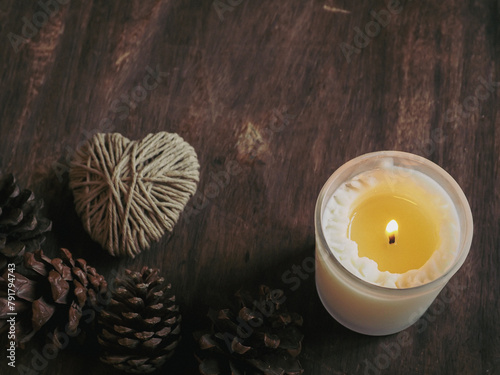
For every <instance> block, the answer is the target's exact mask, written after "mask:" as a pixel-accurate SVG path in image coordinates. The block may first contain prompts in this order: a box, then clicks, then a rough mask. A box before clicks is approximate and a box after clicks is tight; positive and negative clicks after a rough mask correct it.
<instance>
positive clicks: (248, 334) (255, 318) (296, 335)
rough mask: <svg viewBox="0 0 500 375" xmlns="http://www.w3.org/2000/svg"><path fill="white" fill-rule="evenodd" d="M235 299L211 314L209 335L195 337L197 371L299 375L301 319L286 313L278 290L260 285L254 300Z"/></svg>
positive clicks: (247, 297)
mask: <svg viewBox="0 0 500 375" xmlns="http://www.w3.org/2000/svg"><path fill="white" fill-rule="evenodd" d="M236 296H237V299H238V303H237V306H234V307H233V308H232V309H222V310H219V311H215V310H210V312H209V315H208V316H209V318H210V319H211V321H212V323H213V327H212V332H211V333H206V334H203V335H198V336H199V338H198V343H199V345H200V348H201V350H202V353H201V358H200V366H199V370H200V373H201V374H203V375H216V374H232V375H253V374H260V375H262V374H265V375H284V374H289V375H298V374H302V373H303V372H304V370H303V369H302V366H301V364H300V362H299V361H298V359H297V358H296V357H297V356H298V355H299V354H300V351H301V348H302V338H303V335H302V334H301V333H300V331H299V329H298V327H299V326H301V325H302V317H301V316H300V315H299V314H296V313H289V312H287V311H286V309H285V308H284V306H283V303H284V301H285V300H286V297H285V295H284V293H283V291H282V290H279V289H275V290H270V288H268V287H266V286H261V287H260V290H259V296H258V298H257V299H252V297H251V295H250V294H249V293H245V292H239V293H237V295H236Z"/></svg>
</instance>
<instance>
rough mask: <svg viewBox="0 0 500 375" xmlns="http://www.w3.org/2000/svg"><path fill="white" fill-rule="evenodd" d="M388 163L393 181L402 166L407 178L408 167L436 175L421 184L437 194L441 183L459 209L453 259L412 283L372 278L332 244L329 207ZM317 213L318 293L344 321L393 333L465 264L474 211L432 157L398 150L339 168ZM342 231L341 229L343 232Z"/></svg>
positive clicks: (411, 172) (322, 194)
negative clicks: (343, 189) (388, 282)
mask: <svg viewBox="0 0 500 375" xmlns="http://www.w3.org/2000/svg"><path fill="white" fill-rule="evenodd" d="M387 166H389V167H387ZM384 168H389V169H390V170H391V173H392V174H389V177H388V178H387V179H388V180H389V182H390V180H391V178H392V177H390V176H393V175H394V171H397V174H398V179H401V181H403V180H404V177H405V173H407V176H410V175H414V174H418V175H420V174H421V175H423V176H425V178H426V179H428V180H429V181H432V184H423V185H424V186H422V189H424V190H428V193H429V194H431V195H432V194H433V193H434V192H433V189H434V188H433V186H439V190H440V191H444V194H446V195H447V197H448V198H449V201H450V202H451V203H450V205H452V206H453V208H454V210H455V212H456V216H455V217H457V225H456V231H454V232H450V231H448V232H446V233H445V236H450V240H451V239H453V241H449V243H452V244H453V246H450V247H454V248H445V249H444V250H445V251H449V252H450V254H451V255H450V257H451V258H450V261H449V264H446V267H445V269H443V271H442V272H440V273H439V274H438V275H435V277H434V278H432V280H430V281H428V282H423V283H421V284H419V285H416V286H411V284H410V286H406V287H388V286H384V285H377V284H375V283H373V282H372V281H368V279H366V278H364V277H363V276H361V275H360V273H359V272H357V270H356V269H354V271H353V268H352V266H346V263H345V262H344V264H343V263H342V262H341V261H340V260H339V258H338V256H339V255H338V254H337V253H336V252H335V251H334V250H333V249H332V246H331V244H329V242H328V241H327V236H326V235H325V220H326V219H325V212H326V211H327V206H328V204H329V202H330V200H331V199H332V196H334V195H335V194H336V192H337V191H338V189H339V188H340V187H341V186H345V185H346V183H347V184H349V183H350V181H356V178H357V176H360V175H362V174H363V173H366V172H370V171H377V170H379V171H381V173H384ZM391 168H392V169H391ZM377 173H378V172H377ZM417 181H418V179H417ZM436 184H437V185H436ZM403 186H404V185H403ZM436 194H437V193H436ZM335 198H336V197H335ZM436 210H438V211H437V215H439V210H440V207H436ZM314 219H315V236H316V287H317V290H318V294H319V297H320V299H321V301H322V303H323V305H324V306H325V308H326V309H327V310H328V312H329V313H330V314H331V315H332V317H333V318H335V319H336V320H337V321H338V322H339V323H341V324H342V325H344V326H345V327H347V328H349V329H351V330H353V331H356V332H359V333H363V334H367V335H388V334H392V333H396V332H399V331H402V330H404V329H405V328H407V327H409V326H411V325H412V324H413V323H415V322H416V321H417V320H418V319H419V318H420V317H421V316H422V315H423V314H424V312H425V311H426V310H427V308H428V307H429V306H430V305H431V303H432V302H433V301H434V299H435V298H436V297H437V295H438V294H439V292H440V291H441V290H442V289H443V288H444V286H445V285H446V284H447V282H448V281H449V280H450V278H451V277H452V276H453V275H454V274H455V273H456V272H457V271H458V270H459V268H460V267H461V266H462V264H463V263H464V261H465V259H466V257H467V255H468V253H469V249H470V245H471V242H472V233H473V221H472V213H471V210H470V207H469V204H468V202H467V199H466V197H465V195H464V193H463V191H462V190H461V188H460V187H459V185H458V184H457V182H456V181H455V180H454V179H453V178H452V177H451V176H450V175H449V174H448V173H447V172H446V171H444V170H443V169H442V168H441V167H439V166H438V165H436V164H434V163H432V162H431V161H429V160H427V159H425V158H423V157H420V156H417V155H413V154H409V153H405V152H399V151H381V152H374V153H370V154H365V155H362V156H359V157H357V158H355V159H353V160H351V161H349V162H347V163H346V164H344V165H343V166H341V167H340V168H339V169H337V170H336V171H335V173H334V174H333V175H332V176H331V177H330V178H329V179H328V181H327V182H326V183H325V185H324V186H323V188H322V190H321V192H320V194H319V197H318V200H317V202H316V208H315V215H314ZM429 220H431V218H430V217H429ZM343 235H344V234H343V233H342V230H341V231H340V234H339V236H343ZM345 236H346V238H347V237H348V234H347V233H345ZM451 236H453V238H451ZM442 240H446V238H444V239H442ZM444 243H445V244H446V243H448V242H446V241H444ZM349 268H350V269H349ZM361 273H362V272H361Z"/></svg>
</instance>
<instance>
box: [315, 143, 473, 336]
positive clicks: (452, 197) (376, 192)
mask: <svg viewBox="0 0 500 375" xmlns="http://www.w3.org/2000/svg"><path fill="white" fill-rule="evenodd" d="M315 227H316V284H317V289H318V293H319V295H320V298H321V300H322V301H323V304H324V305H325V307H326V308H327V310H328V311H329V312H330V314H331V315H332V316H333V317H334V318H336V319H337V320H338V321H339V322H340V323H342V324H344V325H345V326H347V327H348V328H351V329H353V330H355V331H358V332H361V333H366V334H372V335H383V334H389V333H394V332H398V331H400V330H402V329H404V328H406V327H408V326H409V325H411V324H413V323H414V322H415V321H416V320H417V319H418V318H419V317H420V316H421V314H422V313H423V311H425V309H427V307H428V306H429V305H430V304H431V303H432V301H433V300H434V298H435V297H436V296H437V294H438V293H439V292H440V291H441V289H442V288H443V287H444V286H445V285H446V283H447V281H448V280H449V279H450V278H451V276H453V274H454V273H455V272H456V271H457V270H458V269H459V268H460V266H461V265H462V263H463V262H464V260H465V258H466V256H467V253H468V251H469V248H470V243H471V240H472V215H471V212H470V208H469V205H468V203H467V200H466V198H465V196H464V194H463V192H462V190H461V189H460V187H459V186H458V184H457V183H456V182H455V181H454V180H453V178H452V177H451V176H450V175H449V174H447V173H446V172H445V171H444V170H443V169H441V168H440V167H438V166H437V165H436V164H434V163H432V162H430V161H428V160H427V159H424V158H421V157H419V156H416V155H412V154H407V153H402V152H396V151H385V152H377V153H372V154H367V155H363V156H360V157H358V158H356V159H354V160H352V161H351V162H349V163H347V164H345V165H344V166H342V167H341V168H339V169H338V170H337V171H336V172H335V173H334V174H333V175H332V177H331V178H330V179H329V180H328V181H327V183H326V184H325V186H324V187H323V190H322V191H321V193H320V196H319V198H318V202H317V205H316V214H315ZM416 312H419V314H415V313H416Z"/></svg>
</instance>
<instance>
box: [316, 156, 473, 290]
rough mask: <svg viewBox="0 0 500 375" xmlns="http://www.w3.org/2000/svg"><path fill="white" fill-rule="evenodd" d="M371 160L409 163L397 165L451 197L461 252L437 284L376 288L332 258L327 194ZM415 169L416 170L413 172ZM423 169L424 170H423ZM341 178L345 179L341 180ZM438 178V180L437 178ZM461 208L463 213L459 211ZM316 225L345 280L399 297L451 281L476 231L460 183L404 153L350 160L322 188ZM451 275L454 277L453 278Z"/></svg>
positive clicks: (443, 171)
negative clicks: (418, 174)
mask: <svg viewBox="0 0 500 375" xmlns="http://www.w3.org/2000/svg"><path fill="white" fill-rule="evenodd" d="M367 159H369V160H373V161H375V162H377V163H380V161H382V160H384V159H392V160H394V161H395V160H398V161H402V160H405V161H406V162H408V164H402V165H398V166H399V167H402V168H406V169H415V170H417V171H419V172H421V173H423V174H424V175H426V176H428V177H429V178H431V179H432V180H434V181H435V182H436V183H437V184H439V185H440V186H441V187H442V188H443V189H444V191H445V192H446V194H447V195H448V196H449V197H450V199H451V201H452V202H453V204H454V206H455V209H456V210H457V214H458V218H459V222H460V238H459V243H458V248H457V256H456V258H455V260H454V262H453V264H452V265H451V266H449V267H448V269H447V270H446V271H445V272H444V273H443V274H442V275H440V276H439V277H437V278H435V279H434V280H431V281H429V282H426V283H424V284H421V285H416V286H411V287H407V288H393V287H388V286H382V285H377V284H373V283H371V282H369V281H366V280H364V279H362V278H361V277H359V276H357V275H355V274H353V273H352V272H351V271H349V270H348V269H347V268H346V267H345V266H344V265H343V264H342V263H341V262H340V261H339V260H338V259H337V258H336V257H335V255H334V254H333V252H332V249H331V248H330V246H329V245H328V242H327V240H326V238H325V234H324V232H323V212H324V209H325V206H326V203H327V202H328V200H329V198H331V195H330V196H329V197H328V198H326V197H327V193H328V192H331V193H332V194H333V193H334V192H335V190H336V189H337V188H338V187H339V186H340V185H341V184H342V183H343V182H345V181H348V180H349V179H352V178H353V177H355V176H356V175H358V174H359V173H360V172H359V170H357V169H355V168H354V167H356V166H358V165H360V164H362V163H364V162H366V161H367ZM417 166H420V167H421V168H417ZM411 167H413V168H411ZM422 167H423V168H422ZM351 170H353V171H354V174H353V173H350V174H347V175H346V176H343V175H344V174H346V173H347V172H349V171H351ZM429 171H434V172H435V173H433V174H429V173H428V172H429ZM340 177H343V178H342V179H341V178H340ZM436 177H438V178H436ZM336 180H339V181H340V182H339V184H338V185H336V186H335V185H334V184H333V183H334V182H335V181H336ZM443 182H445V183H446V184H447V185H448V186H447V187H445V186H443ZM332 186H333V187H334V188H332ZM454 198H456V199H454ZM459 208H460V209H461V210H459ZM314 221H315V231H316V240H318V238H319V240H320V241H321V245H322V246H323V248H325V249H326V252H327V255H328V258H330V259H331V260H332V261H333V262H334V263H335V264H336V265H337V266H340V267H341V268H342V269H343V270H344V271H345V272H344V276H346V277H348V278H350V279H352V280H355V281H357V282H358V283H359V282H361V284H362V285H363V286H365V287H367V288H369V289H373V290H375V291H380V292H382V291H383V292H388V291H390V293H398V294H407V293H409V292H415V291H418V290H425V289H430V288H432V287H436V288H439V287H441V282H442V280H444V279H446V278H450V277H451V276H453V275H454V274H455V273H456V272H457V271H458V270H459V269H460V267H461V266H462V264H463V263H464V262H465V259H466V258H467V255H468V253H469V251H470V246H471V243H472V235H473V230H474V223H473V218H472V212H471V209H470V205H469V203H468V200H467V197H466V196H465V194H464V192H463V190H462V188H461V187H460V185H458V183H457V182H456V181H455V179H454V178H453V177H452V176H451V175H450V174H449V173H448V172H447V171H446V170H444V169H443V168H442V167H440V166H439V165H437V164H436V163H434V162H432V161H430V160H429V159H426V158H424V157H422V156H419V155H415V154H411V153H408V152H403V151H390V150H387V151H376V152H370V153H366V154H363V155H360V156H358V157H355V158H354V159H351V160H349V161H348V162H346V163H345V164H343V165H341V166H340V167H339V168H338V169H337V170H336V171H335V172H334V173H333V174H332V175H331V176H330V177H329V178H328V180H327V181H326V182H325V184H324V185H323V187H322V189H321V191H320V193H319V195H318V199H317V200H316V206H315V215H314ZM450 275H451V276H450Z"/></svg>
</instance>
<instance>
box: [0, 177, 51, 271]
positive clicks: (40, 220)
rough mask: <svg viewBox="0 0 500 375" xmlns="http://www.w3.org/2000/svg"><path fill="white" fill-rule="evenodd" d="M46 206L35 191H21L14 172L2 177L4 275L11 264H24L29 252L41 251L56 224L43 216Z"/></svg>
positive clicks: (0, 257)
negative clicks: (41, 210) (43, 209)
mask: <svg viewBox="0 0 500 375" xmlns="http://www.w3.org/2000/svg"><path fill="white" fill-rule="evenodd" d="M42 207H43V201H42V200H37V199H35V194H33V192H32V191H30V190H23V191H20V189H19V186H18V185H17V184H16V180H15V178H14V176H13V175H12V174H8V175H6V176H5V177H4V178H2V179H1V180H0V275H3V273H4V271H5V268H6V265H7V263H15V264H19V263H21V261H22V260H23V254H24V253H25V252H29V251H34V250H37V249H38V248H39V246H40V244H41V243H42V242H43V241H44V240H45V236H44V233H45V232H47V231H49V230H50V229H51V228H52V223H51V221H50V220H48V219H46V218H44V217H41V216H40V215H39V210H40V209H41V208H42Z"/></svg>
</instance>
